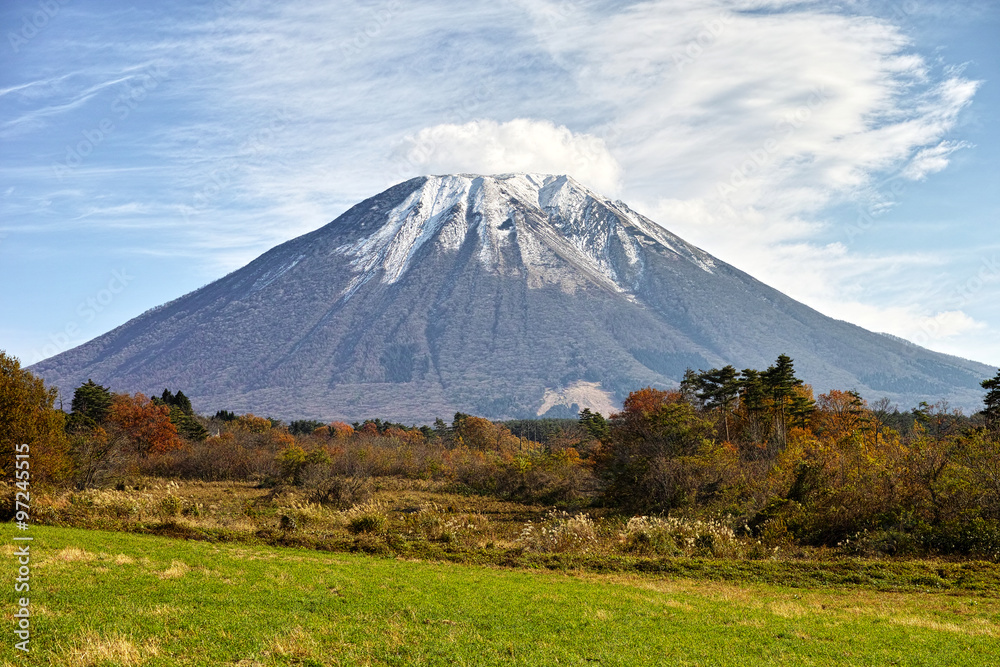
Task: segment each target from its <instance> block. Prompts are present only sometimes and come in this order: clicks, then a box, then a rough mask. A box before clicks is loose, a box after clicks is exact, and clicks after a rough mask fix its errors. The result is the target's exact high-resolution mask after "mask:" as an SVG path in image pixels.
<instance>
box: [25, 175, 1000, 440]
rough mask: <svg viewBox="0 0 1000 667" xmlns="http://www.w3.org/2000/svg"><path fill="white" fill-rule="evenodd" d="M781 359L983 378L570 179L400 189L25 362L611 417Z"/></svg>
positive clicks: (505, 411) (860, 383)
mask: <svg viewBox="0 0 1000 667" xmlns="http://www.w3.org/2000/svg"><path fill="white" fill-rule="evenodd" d="M781 353H785V354H788V355H789V356H791V357H792V358H793V359H794V360H795V365H796V369H797V372H798V375H799V376H800V377H802V378H804V379H805V380H806V381H807V382H809V383H811V384H812V385H813V386H814V389H815V390H816V392H817V393H819V392H823V391H827V390H829V389H852V388H853V389H857V390H858V391H860V392H861V394H862V395H864V396H866V397H868V398H879V397H881V396H888V397H890V398H892V399H893V400H894V401H897V402H899V404H900V406H901V408H903V409H907V408H909V407H912V406H914V405H916V403H917V402H919V401H921V400H927V401H929V402H934V401H936V400H939V399H947V400H949V401H950V402H951V403H952V404H953V405H956V406H965V407H967V408H969V409H977V408H978V407H979V406H980V400H981V395H982V391H981V388H980V387H979V382H980V381H981V380H982V379H983V378H987V377H990V376H992V375H993V374H994V372H995V369H992V368H991V367H988V366H985V365H983V364H978V363H975V362H971V361H966V360H963V359H959V358H956V357H950V356H947V355H943V354H938V353H935V352H931V351H928V350H925V349H923V348H919V347H916V346H914V345H910V344H907V343H905V342H902V341H900V340H898V339H893V338H890V337H887V336H884V335H879V334H875V333H872V332H869V331H866V330H864V329H861V328H859V327H857V326H854V325H851V324H848V323H846V322H841V321H837V320H833V319H830V318H828V317H825V316H823V315H821V314H820V313H818V312H816V311H814V310H812V309H811V308H808V307H807V306H805V305H803V304H801V303H798V302H796V301H794V300H792V299H790V298H788V297H786V296H784V295H783V294H781V293H779V292H777V291H776V290H774V289H771V288H770V287H768V286H766V285H764V284H762V283H760V282H758V281H757V280H754V279H753V278H751V277H750V276H748V275H747V274H745V273H743V272H741V271H739V270H738V269H736V268H734V267H732V266H730V265H728V264H726V263H724V262H721V261H720V260H718V259H715V258H713V257H712V256H711V255H709V254H708V253H706V252H704V251H702V250H700V249H698V248H695V247H694V246H691V245H689V244H687V243H685V242H684V241H683V240H681V239H679V238H677V237H676V236H674V235H673V234H671V233H669V232H668V231H666V230H665V229H664V228H662V227H660V226H659V225H657V224H656V223H654V222H652V221H651V220H649V219H647V218H645V217H643V216H641V215H639V214H638V213H636V212H634V211H632V210H631V209H629V208H628V207H627V206H626V205H625V204H623V203H621V202H613V201H609V200H607V199H605V198H604V197H602V196H600V195H598V194H596V193H594V192H591V191H589V190H588V189H586V188H585V187H583V186H582V185H580V184H579V183H577V182H576V181H574V180H573V179H572V178H569V177H567V176H542V175H533V174H510V175H499V176H475V175H464V174H463V175H451V176H427V177H421V178H415V179H412V180H409V181H406V182H404V183H401V184H399V185H396V186H394V187H392V188H390V189H388V190H386V191H385V192H383V193H381V194H379V195H377V196H375V197H372V198H371V199H368V200H366V201H363V202H361V203H360V204H358V205H357V206H355V207H353V208H352V209H350V210H349V211H347V212H346V213H344V214H343V215H341V216H340V217H339V218H337V219H336V220H334V221H333V222H331V223H329V224H328V225H326V226H324V227H322V228H320V229H318V230H316V231H314V232H311V233H309V234H306V235H304V236H300V237H298V238H296V239H293V240H291V241H288V242H287V243H283V244H281V245H280V246H277V247H276V248H273V249H271V250H270V251H268V252H266V253H264V254H263V255H261V256H260V257H258V258H257V259H256V260H254V261H253V262H251V263H250V264H248V265H247V266H245V267H243V268H242V269H239V270H238V271H235V272H233V273H231V274H229V275H228V276H226V277H224V278H222V279H220V280H217V281H215V282H213V283H211V284H209V285H207V286H205V287H203V288H201V289H199V290H197V291H195V292H192V293H190V294H187V295H185V296H183V297H181V298H179V299H176V300H175V301H171V302H170V303H167V304H165V305H163V306H160V307H158V308H155V309H153V310H150V311H148V312H146V313H144V314H143V315H141V316H139V317H137V318H135V319H133V320H131V321H130V322H127V323H126V324H124V325H122V326H120V327H118V328H117V329H115V330H113V331H111V332H109V333H107V334H105V335H103V336H101V337H99V338H96V339H94V340H92V341H90V342H88V343H86V344H84V345H81V346H79V347H77V348H74V349H72V350H69V351H67V352H64V353H62V354H60V355H58V356H56V357H53V358H51V359H46V360H44V361H42V362H40V363H38V364H36V365H34V366H33V367H32V368H31V370H32V371H33V372H35V373H37V374H39V375H40V376H42V377H44V378H45V379H46V380H47V381H48V382H50V383H54V384H55V385H57V386H59V387H60V389H61V391H62V392H64V393H66V394H69V393H70V392H72V390H73V389H74V388H75V387H76V386H78V385H79V384H81V383H83V382H85V381H86V380H87V379H88V378H93V379H94V381H96V382H99V383H102V384H104V385H107V386H110V387H111V388H112V390H114V391H119V392H121V391H128V392H135V391H142V392H144V393H147V394H159V393H160V392H162V390H163V389H164V388H171V389H174V390H176V389H182V390H183V391H184V393H185V394H187V395H188V396H189V397H190V398H191V400H192V401H193V402H194V405H195V407H196V408H197V409H198V410H199V411H201V412H205V413H212V412H214V411H216V410H219V409H227V410H233V411H236V412H248V411H252V412H254V413H256V414H262V415H270V416H275V417H281V418H285V419H289V418H293V419H294V418H316V419H334V418H337V419H346V420H349V421H353V420H357V419H364V418H367V417H376V416H379V417H382V418H388V419H392V420H395V421H403V422H407V423H422V422H427V421H430V420H433V419H434V418H435V417H437V416H441V417H445V418H448V417H450V416H451V415H452V414H454V412H456V411H462V412H467V413H473V414H477V415H483V416H488V417H491V418H505V417H524V416H533V415H547V416H572V415H575V413H576V411H577V410H579V409H581V408H583V407H589V408H591V409H593V410H598V411H600V412H603V413H605V414H607V413H608V412H610V411H612V410H615V409H617V408H619V407H620V406H621V400H622V399H623V398H624V397H625V396H627V394H628V392H629V391H631V390H633V389H637V388H640V387H644V386H646V385H653V386H661V387H665V386H674V385H676V382H677V381H678V380H679V379H680V378H681V377H682V376H683V374H684V371H685V369H687V368H689V367H690V368H693V369H696V370H697V369H709V368H712V367H720V366H723V365H726V364H733V365H734V366H736V367H737V368H739V369H742V368H760V369H763V368H766V367H767V366H768V365H769V364H771V363H773V361H774V360H775V358H776V357H777V356H778V355H779V354H781Z"/></svg>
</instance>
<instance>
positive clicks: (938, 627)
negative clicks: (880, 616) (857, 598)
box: [884, 615, 997, 637]
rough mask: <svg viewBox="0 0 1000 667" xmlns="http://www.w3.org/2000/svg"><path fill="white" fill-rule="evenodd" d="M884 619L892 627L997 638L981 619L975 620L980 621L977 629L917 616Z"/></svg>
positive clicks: (994, 631)
mask: <svg viewBox="0 0 1000 667" xmlns="http://www.w3.org/2000/svg"><path fill="white" fill-rule="evenodd" d="M884 618H885V620H887V621H889V622H890V623H892V624H894V625H904V626H907V627H911V628H921V629H923V630H934V631H935V632H955V633H959V634H963V635H985V636H987V637H995V636H997V635H996V628H994V627H992V626H991V625H990V624H989V621H985V620H983V619H976V620H978V621H980V622H979V623H977V625H978V626H979V627H969V626H966V627H963V626H961V625H957V624H955V623H943V622H941V621H935V620H934V619H932V618H920V617H919V616H891V615H887V616H885V617H884Z"/></svg>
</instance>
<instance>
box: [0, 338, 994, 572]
mask: <svg viewBox="0 0 1000 667" xmlns="http://www.w3.org/2000/svg"><path fill="white" fill-rule="evenodd" d="M982 386H983V389H984V397H983V408H982V410H981V411H979V412H977V413H975V414H973V415H965V414H963V413H962V411H961V410H956V409H951V408H950V407H949V406H948V405H947V404H946V403H943V402H938V403H921V404H920V405H918V406H915V407H913V408H912V409H909V410H905V411H901V410H899V409H898V408H897V407H896V406H893V405H891V403H890V401H889V400H888V399H882V400H878V401H874V402H872V403H868V402H866V401H865V400H864V399H863V398H862V397H861V396H860V395H859V394H858V393H856V392H854V391H851V390H832V391H829V392H827V393H823V394H820V395H818V396H814V395H813V391H812V389H811V387H810V386H809V385H808V384H807V383H806V382H805V381H804V380H803V379H801V378H798V377H797V376H796V374H795V369H794V363H793V360H792V359H790V358H789V357H787V356H785V355H782V356H779V357H778V359H777V360H776V361H775V362H774V364H773V365H771V366H770V367H768V368H767V369H764V370H755V369H744V370H742V371H738V370H736V369H735V368H733V367H732V366H727V367H725V368H722V369H710V370H707V371H705V370H698V371H695V370H693V369H692V370H689V371H688V372H687V374H686V375H685V377H684V380H683V381H682V382H681V383H680V386H679V388H677V389H656V388H652V387H646V388H637V389H636V390H635V391H633V392H632V393H631V394H630V395H629V396H628V398H627V399H626V400H625V401H624V405H623V407H622V410H621V411H620V412H618V413H615V414H611V415H601V414H598V413H594V412H591V411H590V410H587V409H584V410H582V411H581V412H580V414H579V419H577V420H515V421H508V422H493V421H490V420H488V419H485V418H482V417H478V416H475V415H466V414H462V413H457V414H455V415H454V416H453V418H452V419H451V420H450V421H448V422H446V421H445V420H443V419H440V418H438V419H436V420H435V421H434V422H433V425H432V426H431V425H426V426H420V427H417V426H407V425H403V424H398V423H391V422H387V421H383V420H381V419H377V418H373V419H371V420H367V421H364V422H360V423H353V424H348V423H345V422H339V421H334V422H332V423H324V422H318V421H306V420H300V421H292V422H290V423H284V422H282V421H280V420H277V419H272V418H268V417H263V416H258V415H253V414H234V413H233V412H229V411H220V412H217V413H216V414H215V415H213V416H205V415H200V414H198V413H197V412H196V411H195V409H194V407H193V406H192V404H191V401H190V400H189V399H188V398H187V397H186V396H185V395H184V393H183V391H182V390H181V389H180V388H173V389H164V391H163V393H162V394H161V395H160V396H154V397H147V396H144V395H142V394H133V395H129V394H124V393H115V392H113V391H111V390H110V389H109V388H107V387H103V386H101V385H100V384H97V383H94V382H92V381H88V382H87V383H85V384H83V385H81V386H80V387H78V388H76V390H75V391H74V394H73V399H72V404H71V406H70V409H69V410H68V411H64V410H60V409H58V408H57V407H56V405H55V403H56V400H57V394H56V391H55V389H54V388H51V387H46V386H45V384H44V382H43V381H42V380H41V379H39V378H37V377H35V376H33V375H32V374H31V373H30V372H29V371H27V370H25V369H22V368H21V367H20V364H19V362H18V360H17V359H16V358H13V357H10V356H7V355H6V354H4V353H0V423H2V424H3V425H4V428H3V430H2V432H0V464H2V466H3V478H4V479H6V480H10V483H9V484H6V486H5V488H4V489H3V491H4V513H5V516H4V517H3V518H4V519H5V520H9V519H10V518H12V517H13V516H14V507H13V495H14V491H15V490H16V488H15V486H14V484H15V465H14V452H15V447H16V446H17V445H18V444H20V443H30V446H31V480H32V485H33V486H32V488H33V489H34V490H35V491H36V492H37V491H38V490H39V489H43V490H44V489H47V490H49V491H50V492H51V493H52V494H57V493H58V492H59V491H60V490H64V491H65V492H66V493H82V492H86V491H87V490H91V489H108V490H115V489H117V490H119V491H123V490H128V489H133V488H134V489H138V488H140V485H141V484H142V480H144V479H158V480H178V481H189V482H190V481H197V480H200V481H201V482H224V481H231V482H236V481H238V482H246V483H251V484H253V485H254V486H255V487H259V488H267V489H291V490H294V491H295V492H296V493H297V494H299V497H301V498H303V499H304V501H305V502H308V503H313V504H314V505H315V506H316V507H321V508H322V507H328V508H335V509H340V510H346V509H348V508H351V507H354V506H359V505H360V504H362V503H363V501H364V500H365V499H366V498H368V497H370V495H371V489H372V484H373V483H378V481H379V480H389V479H396V480H404V481H405V480H416V481H419V480H427V481H432V482H435V483H438V484H439V487H438V488H446V489H448V490H449V492H451V493H460V494H466V495H470V496H480V497H489V498H494V499H498V500H503V501H509V502H517V503H528V504H534V505H543V506H546V507H549V508H552V511H553V512H561V514H560V515H559V516H562V517H563V519H560V521H561V523H560V522H559V521H554V522H553V521H550V524H551V525H556V524H558V525H559V526H562V528H563V529H566V527H567V526H570V525H571V523H572V520H573V517H574V516H575V517H580V521H589V520H590V518H591V517H605V518H609V520H611V519H610V518H613V519H614V521H617V522H618V524H620V525H621V526H623V528H622V530H621V531H620V532H619V533H618V534H617V535H618V536H619V538H618V540H619V543H618V546H619V547H620V548H621V549H624V550H626V551H629V552H632V553H647V552H648V553H661V554H662V553H667V554H669V553H671V549H675V550H676V545H677V544H679V542H678V540H679V539H680V538H678V537H677V526H678V525H680V524H679V523H678V522H681V523H683V522H688V523H689V524H690V523H691V522H698V523H699V524H700V525H706V526H708V525H713V526H722V527H724V532H725V534H726V535H729V536H731V537H732V539H734V540H742V541H744V542H746V543H748V544H754V545H758V546H759V547H760V548H759V549H757V551H755V553H763V552H766V551H767V550H769V549H775V550H777V549H789V548H797V549H834V550H839V552H842V553H849V554H861V555H867V556H946V557H950V556H954V557H963V558H978V559H985V560H992V561H1000V371H998V373H997V375H996V376H995V377H993V378H989V379H984V380H983V382H982ZM179 511H180V510H178V512H179ZM185 511H186V510H185ZM552 516H555V515H554V514H553V515H552ZM52 517H53V519H52V521H53V522H54V523H58V522H59V521H58V516H57V515H56V514H53V515H52ZM36 518H37V520H39V521H44V520H45V517H44V516H40V517H33V519H36ZM286 519H287V517H284V515H282V516H281V517H278V518H277V519H276V520H280V521H281V526H282V527H284V528H288V522H292V523H294V522H293V521H292V520H291V519H287V521H286ZM372 520H373V521H375V523H378V522H379V520H378V519H377V518H376V519H372ZM360 530H362V531H363V530H364V526H362V527H361V529H360ZM525 530H529V529H528V528H525ZM529 532H530V531H529ZM706 535H707V537H706ZM536 537H537V536H536ZM691 539H692V540H694V539H698V540H701V541H702V542H704V543H705V544H702V545H701V546H704V547H705V549H703V551H706V552H707V553H709V554H711V553H713V552H714V551H716V550H717V549H715V548H714V546H713V544H712V541H713V540H715V541H718V540H719V539H720V538H719V537H718V535H716V537H714V538H713V537H712V536H711V535H710V534H708V533H706V534H705V535H698V536H696V538H691ZM692 543H693V542H692Z"/></svg>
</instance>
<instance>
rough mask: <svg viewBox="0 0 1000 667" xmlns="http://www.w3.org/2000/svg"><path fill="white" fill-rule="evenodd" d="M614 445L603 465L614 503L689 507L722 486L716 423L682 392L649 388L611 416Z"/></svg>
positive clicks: (604, 455) (634, 506)
mask: <svg viewBox="0 0 1000 667" xmlns="http://www.w3.org/2000/svg"><path fill="white" fill-rule="evenodd" d="M610 425H611V437H610V444H609V446H608V447H607V448H606V450H605V451H604V452H603V453H602V455H601V458H600V460H599V461H598V466H599V469H600V471H601V472H602V473H603V475H604V476H605V478H606V479H607V480H608V493H609V495H610V496H611V498H612V499H613V500H614V501H616V502H619V503H621V504H623V505H625V506H626V507H629V508H632V509H638V510H644V511H645V510H654V509H660V510H664V509H670V508H673V507H680V506H683V505H687V504H690V503H691V502H693V501H695V500H696V499H697V497H698V495H699V494H700V493H702V492H704V491H705V490H706V489H707V488H708V487H711V486H712V485H713V484H716V483H717V482H718V481H719V474H718V472H719V471H718V470H716V469H713V468H712V465H711V459H712V457H713V454H715V453H716V452H714V451H713V443H712V441H711V440H710V437H711V434H712V424H711V423H710V422H708V421H707V420H705V419H703V418H701V417H700V416H699V415H698V414H697V412H696V410H695V408H694V406H692V405H691V404H690V403H689V402H688V401H687V400H685V398H684V395H683V394H682V393H680V392H678V391H662V390H659V389H653V388H652V387H646V388H645V389H640V390H638V391H634V392H632V393H631V394H629V396H628V398H626V399H625V402H624V406H623V409H622V412H620V413H617V414H614V415H612V416H611V420H610Z"/></svg>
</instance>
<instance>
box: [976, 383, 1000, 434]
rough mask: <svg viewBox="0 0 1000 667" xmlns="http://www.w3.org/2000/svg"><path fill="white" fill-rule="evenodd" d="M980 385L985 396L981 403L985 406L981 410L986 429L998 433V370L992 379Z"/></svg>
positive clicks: (999, 415)
mask: <svg viewBox="0 0 1000 667" xmlns="http://www.w3.org/2000/svg"><path fill="white" fill-rule="evenodd" d="M981 384H982V387H983V389H985V390H986V396H984V397H983V403H984V404H985V405H986V408H985V409H984V410H983V416H984V417H985V418H986V428H987V429H988V430H990V431H994V432H997V433H1000V370H998V371H997V374H996V376H995V377H994V378H992V379H990V380H983V381H982V383H981Z"/></svg>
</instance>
